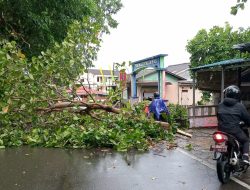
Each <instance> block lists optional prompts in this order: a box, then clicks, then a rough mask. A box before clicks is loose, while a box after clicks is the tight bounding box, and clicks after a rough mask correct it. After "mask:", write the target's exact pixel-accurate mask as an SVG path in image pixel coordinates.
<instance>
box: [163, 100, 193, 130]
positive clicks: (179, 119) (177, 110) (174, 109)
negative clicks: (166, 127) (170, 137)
mask: <svg viewBox="0 0 250 190" xmlns="http://www.w3.org/2000/svg"><path fill="white" fill-rule="evenodd" d="M168 108H169V111H170V115H168V116H167V120H168V122H169V124H170V125H171V126H172V128H173V129H175V128H177V127H180V128H188V127H189V120H188V112H187V108H185V107H184V106H182V105H179V104H169V106H168Z"/></svg>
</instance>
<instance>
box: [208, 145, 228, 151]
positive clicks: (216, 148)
mask: <svg viewBox="0 0 250 190" xmlns="http://www.w3.org/2000/svg"><path fill="white" fill-rule="evenodd" d="M210 150H211V151H215V152H226V151H227V146H226V145H211V147H210Z"/></svg>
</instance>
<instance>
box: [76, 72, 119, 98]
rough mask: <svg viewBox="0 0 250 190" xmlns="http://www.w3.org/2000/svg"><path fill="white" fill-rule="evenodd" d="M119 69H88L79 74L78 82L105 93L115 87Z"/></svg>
mask: <svg viewBox="0 0 250 190" xmlns="http://www.w3.org/2000/svg"><path fill="white" fill-rule="evenodd" d="M118 76H119V71H114V73H113V71H112V70H102V72H101V70H100V69H88V72H86V73H84V74H83V75H81V76H79V78H78V83H79V84H82V85H83V86H85V87H88V88H89V89H92V90H98V91H102V92H103V93H105V94H106V93H107V92H108V91H109V90H110V89H112V88H115V87H116V81H117V80H118Z"/></svg>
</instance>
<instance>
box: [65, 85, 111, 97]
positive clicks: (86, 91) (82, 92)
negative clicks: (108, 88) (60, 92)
mask: <svg viewBox="0 0 250 190" xmlns="http://www.w3.org/2000/svg"><path fill="white" fill-rule="evenodd" d="M71 91H72V90H71V89H69V90H67V92H68V93H71ZM76 94H77V95H88V94H101V95H107V93H106V92H103V91H99V90H94V89H89V88H87V87H82V86H81V87H79V88H78V89H77V90H76Z"/></svg>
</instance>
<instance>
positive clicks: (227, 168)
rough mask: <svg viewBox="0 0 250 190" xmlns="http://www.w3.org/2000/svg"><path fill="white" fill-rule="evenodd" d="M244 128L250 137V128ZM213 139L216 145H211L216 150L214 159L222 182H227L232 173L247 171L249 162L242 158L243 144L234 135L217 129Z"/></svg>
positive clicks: (238, 173)
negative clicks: (249, 131)
mask: <svg viewBox="0 0 250 190" xmlns="http://www.w3.org/2000/svg"><path fill="white" fill-rule="evenodd" d="M240 125H241V126H243V125H244V123H240ZM242 129H243V131H244V132H245V133H246V135H247V136H248V137H249V133H248V129H247V128H242ZM213 140H214V142H215V145H211V147H210V150H211V151H214V158H213V159H214V160H216V171H217V176H218V179H219V181H220V182H221V183H223V184H224V183H227V182H228V181H229V180H230V177H231V175H241V174H242V173H245V172H246V171H247V169H248V167H249V164H246V163H244V162H243V160H242V145H241V143H240V142H239V141H238V140H237V139H236V138H235V137H234V136H232V135H230V134H228V133H225V132H222V131H216V132H214V134H213Z"/></svg>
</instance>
